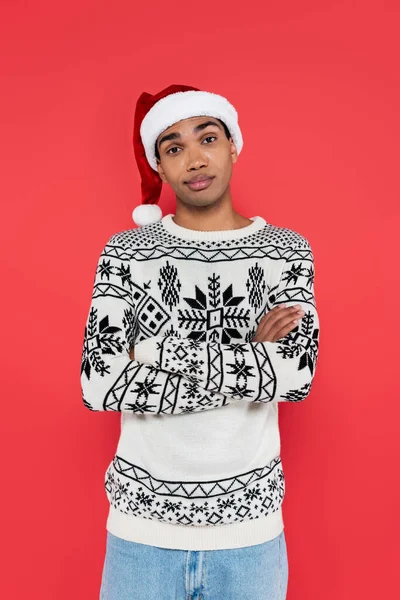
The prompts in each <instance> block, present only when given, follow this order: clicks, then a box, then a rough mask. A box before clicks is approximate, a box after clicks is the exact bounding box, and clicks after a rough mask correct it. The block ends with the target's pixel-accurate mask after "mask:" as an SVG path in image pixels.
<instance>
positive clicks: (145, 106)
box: [132, 84, 243, 226]
mask: <svg viewBox="0 0 400 600" xmlns="http://www.w3.org/2000/svg"><path fill="white" fill-rule="evenodd" d="M200 116H208V117H215V118H217V119H221V121H223V122H224V123H225V125H226V126H227V127H228V129H229V132H230V134H231V136H232V139H233V142H234V144H235V146H236V150H237V153H238V154H239V153H240V151H241V149H242V147H243V138H242V134H241V131H240V128H239V124H238V113H237V111H236V109H235V108H234V107H233V106H232V104H231V103H230V102H229V101H228V100H227V99H226V98H224V96H220V95H219V94H214V93H212V92H206V91H202V90H199V89H198V88H195V87H192V86H189V85H176V84H173V85H170V86H168V87H167V88H165V89H164V90H162V91H161V92H158V94H154V95H151V94H148V93H147V92H143V93H142V94H141V95H140V97H139V99H138V101H137V103H136V110H135V118H134V126H133V148H134V152H135V158H136V162H137V165H138V168H139V172H140V175H141V179H142V182H141V188H142V204H139V206H137V207H136V208H135V209H134V210H133V212H132V218H133V220H134V222H135V223H136V224H137V225H139V226H142V225H148V224H149V223H154V222H156V221H160V220H161V219H162V212H161V209H160V207H159V206H158V204H157V203H158V201H159V199H160V194H161V188H162V179H161V177H160V176H159V174H158V171H157V162H156V154H155V144H156V141H157V138H158V136H159V135H160V133H162V132H163V131H164V130H165V129H168V127H171V125H174V123H177V122H178V121H181V120H182V119H188V118H190V117H200Z"/></svg>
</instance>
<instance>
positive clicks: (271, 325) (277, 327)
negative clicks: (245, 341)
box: [251, 304, 305, 342]
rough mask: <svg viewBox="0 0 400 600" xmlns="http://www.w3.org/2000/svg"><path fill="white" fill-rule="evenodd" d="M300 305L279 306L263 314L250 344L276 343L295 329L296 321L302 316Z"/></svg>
mask: <svg viewBox="0 0 400 600" xmlns="http://www.w3.org/2000/svg"><path fill="white" fill-rule="evenodd" d="M304 314H305V313H304V310H302V308H301V306H300V304H296V305H295V306H287V307H286V305H285V304H279V305H278V306H274V308H273V309H272V310H270V311H269V312H268V313H267V314H265V315H264V316H263V317H262V319H261V321H260V323H259V325H258V328H257V331H256V332H255V334H254V337H253V339H252V340H251V341H252V342H276V341H277V340H279V339H280V338H282V337H285V335H286V334H288V333H289V331H290V330H291V329H294V328H295V327H297V319H300V318H301V317H302V316H303V315H304Z"/></svg>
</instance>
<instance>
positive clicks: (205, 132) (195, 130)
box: [157, 117, 237, 206]
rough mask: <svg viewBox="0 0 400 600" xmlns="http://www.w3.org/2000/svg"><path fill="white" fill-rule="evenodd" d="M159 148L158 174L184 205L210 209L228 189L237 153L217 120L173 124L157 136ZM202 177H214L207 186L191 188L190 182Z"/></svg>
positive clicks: (196, 118)
mask: <svg viewBox="0 0 400 600" xmlns="http://www.w3.org/2000/svg"><path fill="white" fill-rule="evenodd" d="M206 124H207V125H206ZM157 148H158V151H159V154H160V160H157V170H158V173H159V175H160V177H161V179H162V180H163V181H164V182H165V183H169V185H170V186H171V187H172V189H173V190H174V192H175V195H176V196H177V198H179V200H181V201H182V202H183V203H185V204H188V205H190V206H209V205H211V204H213V203H214V202H216V201H217V200H219V199H220V198H221V197H222V196H223V195H224V193H225V192H226V190H227V189H228V188H229V182H230V179H231V176H232V165H233V163H235V162H236V161H237V150H236V146H235V145H234V143H233V141H232V139H230V140H228V138H227V137H226V135H225V132H224V129H223V127H222V125H221V124H220V123H219V122H218V121H217V119H215V118H214V117H190V118H189V119H183V120H182V121H178V122H177V123H174V125H171V127H168V129H166V130H165V131H163V132H162V133H161V134H160V135H159V136H158V139H157ZM200 176H201V177H202V178H211V179H208V180H207V182H206V184H207V186H206V187H201V186H204V183H203V184H200V183H199V184H198V187H194V186H192V187H190V185H189V180H190V179H192V178H193V177H200Z"/></svg>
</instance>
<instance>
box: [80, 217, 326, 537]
mask: <svg viewBox="0 0 400 600" xmlns="http://www.w3.org/2000/svg"><path fill="white" fill-rule="evenodd" d="M255 219H256V221H255V222H254V227H252V228H253V229H254V232H253V233H251V234H248V235H244V236H239V234H237V232H238V230H233V232H235V234H234V235H232V237H231V238H230V237H227V238H226V239H223V236H221V237H218V236H216V237H215V239H212V236H210V238H211V239H204V240H199V239H190V238H185V239H184V238H180V237H177V236H176V235H174V233H173V232H172V231H173V230H172V231H171V228H168V227H166V224H167V223H168V222H167V220H166V219H165V218H164V219H163V221H162V222H158V223H153V224H151V225H147V226H145V227H142V228H138V229H130V230H126V231H122V232H119V233H116V234H113V235H112V236H111V237H110V239H109V240H108V242H107V243H106V244H105V246H104V248H103V249H102V251H101V254H100V257H99V260H98V263H97V267H96V271H95V277H94V283H93V294H92V300H91V304H90V307H89V311H88V316H87V320H86V324H85V331H84V340H83V349H82V362H81V387H82V399H83V404H84V406H85V407H86V408H87V409H89V410H91V411H117V412H121V413H129V414H130V415H135V416H137V417H143V416H144V417H145V418H147V417H148V416H151V415H153V416H162V417H163V418H165V417H167V418H168V419H174V418H179V417H180V416H181V415H183V414H187V413H194V414H195V413H199V412H204V411H210V410H216V409H221V408H223V407H228V405H233V404H236V403H238V402H247V403H264V404H268V403H270V402H299V401H303V400H304V399H305V398H306V397H307V396H308V394H309V393H310V389H311V385H312V381H313V378H314V375H315V369H316V363H317V357H318V340H319V321H318V314H317V309H316V303H315V297H314V259H313V254H312V250H311V246H310V244H309V242H308V240H307V239H306V238H305V237H303V236H302V235H301V234H299V233H297V232H295V231H292V230H290V229H287V228H280V227H276V226H274V225H271V224H269V223H267V222H265V221H264V220H263V219H261V218H255ZM188 231H190V230H188ZM224 233H225V232H224ZM281 303H286V305H287V306H290V305H292V304H293V305H294V304H300V305H301V306H302V308H303V310H304V311H305V315H304V316H303V318H302V319H300V320H299V323H298V325H297V326H296V327H294V328H293V329H292V330H291V332H290V333H289V334H287V335H286V336H285V337H283V338H281V339H280V340H278V341H277V342H252V338H253V336H254V333H255V331H256V329H257V326H258V323H259V322H260V320H261V318H262V316H263V315H264V314H265V313H266V312H268V311H269V310H271V309H272V308H273V307H274V306H276V305H277V304H281ZM132 347H133V348H134V351H135V359H134V360H131V359H130V356H129V351H130V348H132ZM189 418H192V417H189ZM121 436H123V431H122V432H121ZM191 475H192V476H191V477H188V480H182V481H180V480H175V481H171V480H170V479H168V478H166V479H165V480H163V479H162V478H160V477H158V478H156V477H154V475H153V474H152V473H150V472H149V471H148V469H146V468H145V466H144V465H143V464H139V461H138V462H135V456H132V455H130V456H128V455H126V454H125V455H121V453H117V454H116V455H115V457H114V458H113V461H112V462H111V464H110V465H109V467H108V469H107V472H106V477H105V489H106V492H107V497H108V499H109V501H110V503H111V504H112V505H113V506H114V507H115V508H118V510H119V511H121V512H123V513H124V514H129V515H132V516H134V515H136V516H141V517H143V518H149V519H153V520H158V521H163V522H167V523H175V524H186V525H213V524H216V523H229V522H232V521H245V520H248V519H254V518H260V517H262V516H265V515H267V514H270V513H271V512H274V511H276V510H277V509H278V508H279V507H280V505H281V503H282V500H283V496H284V476H283V470H282V466H281V461H280V457H279V456H274V457H272V458H270V459H269V460H268V461H267V462H266V463H265V464H260V465H258V466H257V468H253V469H250V470H249V471H246V472H237V474H236V475H235V476H233V477H221V478H219V479H213V480H206V481H205V480H204V478H202V477H201V474H200V477H199V480H198V481H193V474H191Z"/></svg>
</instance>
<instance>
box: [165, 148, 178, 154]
mask: <svg viewBox="0 0 400 600" xmlns="http://www.w3.org/2000/svg"><path fill="white" fill-rule="evenodd" d="M177 149H178V150H179V148H178V146H173V147H172V148H170V149H169V150H167V154H169V153H170V152H171V150H177ZM172 154H176V152H172Z"/></svg>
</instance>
